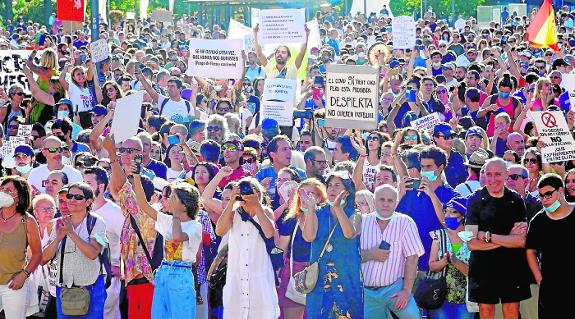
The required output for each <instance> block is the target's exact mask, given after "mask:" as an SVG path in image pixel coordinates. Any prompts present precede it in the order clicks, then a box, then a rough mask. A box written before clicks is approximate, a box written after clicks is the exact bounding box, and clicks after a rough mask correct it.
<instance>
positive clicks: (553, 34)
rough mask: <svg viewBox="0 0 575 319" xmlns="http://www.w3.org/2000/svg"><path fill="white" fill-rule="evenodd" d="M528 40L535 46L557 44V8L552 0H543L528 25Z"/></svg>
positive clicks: (557, 48) (547, 46)
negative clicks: (554, 7) (555, 8)
mask: <svg viewBox="0 0 575 319" xmlns="http://www.w3.org/2000/svg"><path fill="white" fill-rule="evenodd" d="M527 40H528V41H529V43H530V44H531V45H532V46H534V47H535V48H551V49H553V50H555V51H557V50H559V47H558V46H557V30H556V26H555V10H553V3H552V1H551V0H543V4H542V5H541V8H539V10H538V11H537V13H536V14H535V17H534V18H533V20H531V23H530V24H529V27H527Z"/></svg>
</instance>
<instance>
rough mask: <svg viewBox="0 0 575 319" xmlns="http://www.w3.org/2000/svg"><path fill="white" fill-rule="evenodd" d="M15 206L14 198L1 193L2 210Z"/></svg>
mask: <svg viewBox="0 0 575 319" xmlns="http://www.w3.org/2000/svg"><path fill="white" fill-rule="evenodd" d="M13 204H14V198H12V196H10V195H8V194H6V193H4V192H0V208H4V207H10V206H12V205H13Z"/></svg>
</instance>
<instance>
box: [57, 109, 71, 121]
mask: <svg viewBox="0 0 575 319" xmlns="http://www.w3.org/2000/svg"><path fill="white" fill-rule="evenodd" d="M69 114H70V112H68V111H58V119H59V120H61V119H64V118H67V117H68V115H69Z"/></svg>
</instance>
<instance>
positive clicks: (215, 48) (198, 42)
mask: <svg viewBox="0 0 575 319" xmlns="http://www.w3.org/2000/svg"><path fill="white" fill-rule="evenodd" d="M242 46H243V43H242V40H239V39H231V40H204V39H191V40H190V58H189V59H188V70H187V71H186V74H187V75H190V76H202V77H207V78H216V79H239V78H241V76H242V72H243V70H244V67H245V61H244V60H243V58H242Z"/></svg>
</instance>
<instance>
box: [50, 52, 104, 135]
mask: <svg viewBox="0 0 575 319" xmlns="http://www.w3.org/2000/svg"><path fill="white" fill-rule="evenodd" d="M89 67H90V68H91V69H92V73H95V72H94V71H95V68H96V66H95V65H94V63H92V62H90V63H89ZM87 71H88V70H86V69H85V68H84V67H82V66H70V64H68V63H67V64H66V65H65V66H64V69H63V70H62V72H61V73H60V84H62V87H63V88H64V89H65V90H66V91H67V92H68V97H69V99H70V100H71V101H72V105H73V110H74V113H78V116H79V117H80V123H79V124H81V125H82V127H83V128H88V127H90V126H91V125H92V119H91V114H90V111H91V110H92V108H93V105H94V103H93V102H94V101H93V100H94V99H93V98H92V93H91V92H90V89H89V88H88V80H87V77H86V72H87ZM67 73H70V80H69V81H68V80H66V74H67ZM94 86H95V90H96V93H97V95H98V98H97V99H95V100H97V102H98V103H100V102H101V101H102V95H101V93H102V92H101V90H100V84H99V81H97V80H96V81H94Z"/></svg>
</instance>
